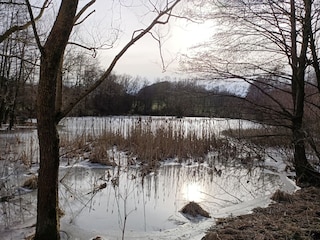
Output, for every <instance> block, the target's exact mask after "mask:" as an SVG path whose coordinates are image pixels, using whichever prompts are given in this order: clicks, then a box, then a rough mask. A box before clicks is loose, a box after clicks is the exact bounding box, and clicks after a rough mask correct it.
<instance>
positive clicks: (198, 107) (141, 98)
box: [0, 75, 319, 125]
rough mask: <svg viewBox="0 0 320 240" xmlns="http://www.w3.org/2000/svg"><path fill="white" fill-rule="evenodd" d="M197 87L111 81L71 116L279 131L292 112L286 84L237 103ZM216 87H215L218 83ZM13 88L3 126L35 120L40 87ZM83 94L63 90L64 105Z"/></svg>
mask: <svg viewBox="0 0 320 240" xmlns="http://www.w3.org/2000/svg"><path fill="white" fill-rule="evenodd" d="M8 82H9V83H10V81H8ZM198 82H199V81H195V80H181V81H171V80H170V79H164V80H163V81H162V80H158V82H156V83H152V84H150V83H149V84H148V83H147V82H146V81H145V82H144V80H143V79H140V78H132V77H130V76H127V75H111V76H110V77H109V79H108V80H107V81H105V82H104V83H103V84H102V85H101V87H100V88H98V89H96V90H95V91H94V92H92V93H91V94H90V95H89V96H88V97H87V98H86V99H84V100H83V101H82V102H81V103H80V104H79V105H78V106H77V107H76V108H75V109H74V110H73V111H72V112H71V113H70V116H74V117H79V116H109V115H154V116H159V115H163V116H177V117H184V116H201V117H224V118H242V119H251V120H257V121H264V122H272V124H276V123H277V122H278V123H279V124H281V125H283V124H284V123H285V119H283V113H282V109H281V106H283V105H285V106H287V107H288V109H290V105H291V104H290V102H291V98H290V89H289V88H288V86H287V85H286V84H283V83H282V84H278V85H277V86H272V87H270V86H271V85H270V84H268V83H266V82H265V80H264V81H261V82H259V80H256V81H255V82H254V83H252V84H251V85H250V87H249V88H248V91H247V94H246V96H243V97H239V96H237V94H236V91H237V89H234V91H235V92H234V93H231V92H226V91H219V89H217V88H214V87H213V88H212V89H207V88H206V87H205V86H202V85H201V84H197V83H198ZM212 84H213V85H214V80H213V82H212ZM226 84H227V83H226ZM141 85H143V86H141ZM14 87H16V85H15V84H13V83H12V84H11V85H10V84H8V85H7V86H6V88H2V91H4V90H7V93H6V96H8V97H7V101H4V99H2V102H1V105H0V112H1V122H2V123H9V122H10V121H11V122H13V123H22V122H24V121H25V120H27V119H29V118H36V92H37V85H36V84H30V83H25V84H23V85H22V86H20V87H19V93H18V94H16V95H14V94H13V93H14V91H15V89H14ZM85 90H86V84H82V83H81V82H78V83H77V84H68V85H64V86H63V96H64V97H63V98H64V99H63V102H64V104H68V102H70V101H72V99H73V98H75V97H76V96H77V95H79V93H81V92H83V91H85ZM316 91H317V89H316V88H315V87H312V85H310V86H309V87H308V92H309V94H308V96H309V97H308V99H309V101H310V102H312V103H313V104H317V103H318V102H319V98H318V97H317V95H316V94H314V93H315V92H316ZM10 97H11V99H10ZM14 97H15V98H14ZM275 100H276V101H275ZM277 101H279V102H277ZM310 106H312V105H310ZM315 111H317V108H314V109H313V108H312V107H309V109H308V110H307V112H310V115H312V113H314V112H315ZM277 113H279V114H277ZM280 113H281V114H280Z"/></svg>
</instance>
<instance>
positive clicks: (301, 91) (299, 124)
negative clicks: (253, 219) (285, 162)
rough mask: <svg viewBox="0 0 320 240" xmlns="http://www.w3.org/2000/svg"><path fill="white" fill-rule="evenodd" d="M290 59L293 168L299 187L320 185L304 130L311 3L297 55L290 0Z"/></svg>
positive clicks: (293, 15) (294, 15)
mask: <svg viewBox="0 0 320 240" xmlns="http://www.w3.org/2000/svg"><path fill="white" fill-rule="evenodd" d="M290 2H291V43H292V48H291V58H292V65H291V66H292V82H291V86H292V100H293V106H294V109H293V118H292V133H293V144H294V162H293V163H294V167H295V171H296V178H297V179H296V181H297V184H298V185H300V186H306V185H313V186H316V185H317V186H319V185H320V174H319V173H318V172H316V171H315V170H314V168H313V167H312V165H311V164H310V163H309V161H308V159H307V156H306V148H305V139H306V136H305V134H304V128H303V118H304V104H305V72H306V67H307V51H308V45H309V38H310V34H311V32H310V31H311V27H310V26H309V25H308V24H310V19H311V2H310V1H309V0H305V1H304V3H305V16H304V27H303V30H302V42H301V46H300V52H299V53H298V52H297V42H298V40H297V31H296V28H297V27H296V21H297V20H296V19H297V18H296V14H295V13H296V9H295V4H296V3H295V1H294V0H291V1H290Z"/></svg>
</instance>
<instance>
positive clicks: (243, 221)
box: [203, 187, 320, 240]
mask: <svg viewBox="0 0 320 240" xmlns="http://www.w3.org/2000/svg"><path fill="white" fill-rule="evenodd" d="M275 195H276V197H275ZM275 195H274V197H273V198H275V199H277V202H275V203H272V204H271V205H270V206H269V207H267V208H256V209H254V211H253V213H252V214H248V215H243V216H238V217H234V218H223V219H217V221H216V225H215V226H214V227H212V228H211V229H210V230H209V231H208V233H207V234H206V236H205V237H203V240H218V239H219V240H220V239H224V240H231V239H232V240H276V239H296V240H298V239H299V240H316V239H320V201H319V197H320V189H319V188H314V187H312V188H305V189H301V190H299V191H297V192H296V193H294V194H293V195H290V197H288V196H287V195H286V194H285V195H284V194H283V193H280V192H278V193H276V194H275ZM279 200H280V201H279Z"/></svg>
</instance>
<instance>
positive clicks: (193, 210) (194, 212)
mask: <svg viewBox="0 0 320 240" xmlns="http://www.w3.org/2000/svg"><path fill="white" fill-rule="evenodd" d="M180 212H182V213H184V214H187V215H190V216H192V217H198V216H201V217H206V218H210V215H209V213H208V212H207V211H205V210H204V209H203V208H202V207H201V206H200V205H199V204H198V203H196V202H189V203H188V204H187V205H185V206H184V207H183V208H182V209H181V210H180Z"/></svg>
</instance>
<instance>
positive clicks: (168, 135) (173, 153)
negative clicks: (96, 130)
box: [61, 124, 226, 166]
mask: <svg viewBox="0 0 320 240" xmlns="http://www.w3.org/2000/svg"><path fill="white" fill-rule="evenodd" d="M202 135H205V137H199V136H197V135H196V134H194V133H190V134H185V133H184V131H183V130H181V129H178V130H174V129H173V126H172V125H168V126H167V125H166V126H160V127H158V128H157V129H156V130H154V131H153V130H152V129H151V126H149V125H146V126H143V125H141V124H136V125H133V126H132V128H131V129H130V130H128V131H127V132H126V133H125V134H122V133H119V132H112V131H110V130H109V129H107V130H105V131H103V132H102V133H101V134H100V135H98V136H91V137H88V136H87V135H86V140H85V139H84V136H85V135H84V134H82V136H83V139H82V140H81V139H79V138H76V140H74V142H73V140H71V141H69V140H68V138H66V137H64V138H63V139H62V141H61V142H62V143H61V147H62V148H63V152H68V156H72V152H76V151H77V153H78V154H79V149H81V148H83V149H84V150H83V152H89V157H88V158H89V159H90V161H92V162H94V163H102V164H107V165H110V164H111V165H115V164H114V159H112V156H108V150H110V149H112V148H113V147H114V146H116V147H117V149H118V150H120V151H125V152H127V154H128V156H132V157H135V158H136V159H137V160H138V161H139V162H141V163H146V164H148V165H151V166H156V165H157V164H158V162H159V161H163V160H166V159H173V158H177V159H178V160H179V161H184V160H187V159H191V158H192V159H198V160H199V161H200V160H202V159H203V158H204V157H205V156H206V154H207V153H208V152H209V151H211V150H213V149H218V148H219V149H220V148H221V147H222V146H224V145H225V144H226V142H225V141H222V140H218V139H216V138H215V136H214V135H210V134H202ZM88 139H89V140H88ZM88 146H89V147H88ZM68 149H74V151H70V150H68ZM74 156H76V155H74Z"/></svg>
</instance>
